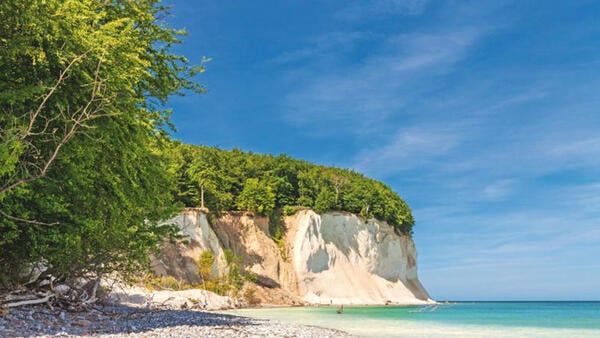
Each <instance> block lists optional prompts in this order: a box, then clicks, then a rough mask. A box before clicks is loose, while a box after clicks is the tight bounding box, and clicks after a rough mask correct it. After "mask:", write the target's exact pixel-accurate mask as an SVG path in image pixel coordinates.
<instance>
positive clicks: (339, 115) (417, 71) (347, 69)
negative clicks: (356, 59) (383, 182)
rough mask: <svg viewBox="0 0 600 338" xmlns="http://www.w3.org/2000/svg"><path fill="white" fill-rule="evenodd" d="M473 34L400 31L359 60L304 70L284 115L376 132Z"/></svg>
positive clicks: (464, 48)
mask: <svg viewBox="0 0 600 338" xmlns="http://www.w3.org/2000/svg"><path fill="white" fill-rule="evenodd" d="M477 37H478V32H477V31H476V30H473V29H463V30H455V31H451V32H443V33H435V34H434V33H427V34H424V33H423V34H402V35H397V36H394V37H391V38H388V39H386V40H385V41H384V42H383V44H382V46H381V47H380V48H378V49H377V50H374V51H373V52H372V53H371V54H370V55H369V56H368V57H367V58H366V59H364V60H363V61H362V62H361V63H359V64H353V65H337V67H333V68H329V69H325V70H323V69H318V71H312V72H311V71H310V70H311V68H310V67H309V68H306V69H308V73H302V74H301V75H300V76H298V77H297V78H295V79H292V80H291V81H290V82H291V84H292V86H293V87H294V88H293V89H292V90H291V91H290V93H289V94H288V95H287V97H286V98H285V110H286V117H287V119H288V121H290V122H292V123H295V124H299V125H320V124H324V123H336V125H335V128H336V130H338V131H350V132H352V133H354V134H357V135H364V134H366V133H372V132H378V131H379V128H380V127H381V126H382V125H384V124H385V122H386V121H387V120H388V118H389V117H390V116H398V115H399V114H402V110H403V108H405V106H406V105H407V103H409V102H410V101H411V100H413V99H415V98H420V97H422V96H423V95H425V93H424V91H425V92H426V91H427V90H429V89H428V87H429V86H427V85H426V84H427V83H429V82H435V79H436V77H438V76H441V75H444V74H447V73H448V72H450V71H451V70H452V69H451V67H452V65H453V64H454V63H456V62H458V61H459V60H461V59H462V58H463V57H464V56H465V54H466V52H467V50H468V48H469V47H470V46H471V45H472V44H473V43H474V42H475V40H476V39H477ZM315 61H317V62H318V58H315ZM323 131H324V132H331V130H330V128H328V127H327V128H324V129H323Z"/></svg>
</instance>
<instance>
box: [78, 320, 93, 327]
mask: <svg viewBox="0 0 600 338" xmlns="http://www.w3.org/2000/svg"><path fill="white" fill-rule="evenodd" d="M74 324H75V325H79V326H81V327H88V326H90V325H92V322H91V321H89V320H87V319H79V320H77V321H76V322H75V323H74Z"/></svg>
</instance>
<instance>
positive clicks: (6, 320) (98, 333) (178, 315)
mask: <svg viewBox="0 0 600 338" xmlns="http://www.w3.org/2000/svg"><path fill="white" fill-rule="evenodd" d="M51 336H59V337H68V336H78V337H350V335H349V334H348V333H346V332H343V331H339V330H334V329H327V328H321V327H315V326H305V325H299V324H290V323H282V322H278V321H272V320H261V319H252V318H247V317H241V316H233V315H228V314H222V313H215V312H206V311H196V310H173V309H165V310H161V309H141V308H133V307H123V306H119V307H102V306H98V307H93V308H90V309H87V310H86V311H79V312H71V311H66V310H59V309H53V310H51V309H49V308H47V307H45V306H36V307H23V308H12V309H9V310H8V312H7V313H4V314H1V315H0V337H51Z"/></svg>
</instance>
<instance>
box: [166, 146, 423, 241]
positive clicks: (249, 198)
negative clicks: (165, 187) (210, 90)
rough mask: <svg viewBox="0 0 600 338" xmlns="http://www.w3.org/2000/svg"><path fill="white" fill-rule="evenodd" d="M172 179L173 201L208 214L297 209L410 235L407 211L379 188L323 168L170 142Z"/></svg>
mask: <svg viewBox="0 0 600 338" xmlns="http://www.w3.org/2000/svg"><path fill="white" fill-rule="evenodd" d="M166 154H167V156H168V161H169V163H170V168H169V171H170V172H172V173H173V174H174V175H175V176H176V178H177V182H176V184H177V188H176V193H175V196H174V198H175V200H176V201H180V202H182V203H183V204H184V205H185V206H188V207H207V208H208V209H209V210H210V211H212V212H217V213H218V212H221V211H230V210H248V211H252V212H255V213H258V214H261V215H270V214H271V213H272V212H273V211H274V210H275V209H281V210H282V211H283V213H284V214H291V213H293V212H294V211H295V210H297V209H298V208H309V209H313V210H315V211H316V212H318V213H323V212H327V211H347V212H351V213H354V214H357V215H360V216H361V217H363V218H371V217H374V218H377V219H379V220H383V221H386V222H388V223H389V224H390V225H392V226H394V227H396V228H397V229H398V230H399V231H400V232H402V233H405V234H410V233H411V231H412V226H413V224H414V220H413V217H412V214H411V211H410V208H409V207H408V205H407V204H406V203H405V202H404V201H403V200H402V199H401V198H400V196H398V194H397V193H395V192H394V191H392V190H391V189H390V188H389V187H388V186H386V185H385V184H383V183H382V182H379V181H376V180H373V179H370V178H368V177H365V176H364V175H362V174H360V173H357V172H355V171H352V170H347V169H340V168H334V167H325V166H321V165H316V164H312V163H309V162H306V161H302V160H296V159H293V158H291V157H289V156H287V155H285V154H281V155H278V156H273V155H260V154H254V153H250V152H243V151H241V150H238V149H233V150H221V149H218V148H214V147H212V148H211V147H206V146H195V145H189V144H183V143H180V142H173V143H172V144H171V150H170V151H167V152H166Z"/></svg>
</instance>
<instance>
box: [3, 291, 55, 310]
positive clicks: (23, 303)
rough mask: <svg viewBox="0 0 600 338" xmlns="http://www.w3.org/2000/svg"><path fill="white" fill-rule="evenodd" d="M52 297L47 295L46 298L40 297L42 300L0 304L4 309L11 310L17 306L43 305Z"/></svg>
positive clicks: (52, 295)
mask: <svg viewBox="0 0 600 338" xmlns="http://www.w3.org/2000/svg"><path fill="white" fill-rule="evenodd" d="M52 297H54V294H49V295H47V296H46V297H42V298H37V297H36V299H29V300H22V301H19V302H14V303H5V304H2V306H3V307H6V308H11V307H17V306H25V305H37V304H43V303H47V302H49V301H50V299H51V298H52Z"/></svg>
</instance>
